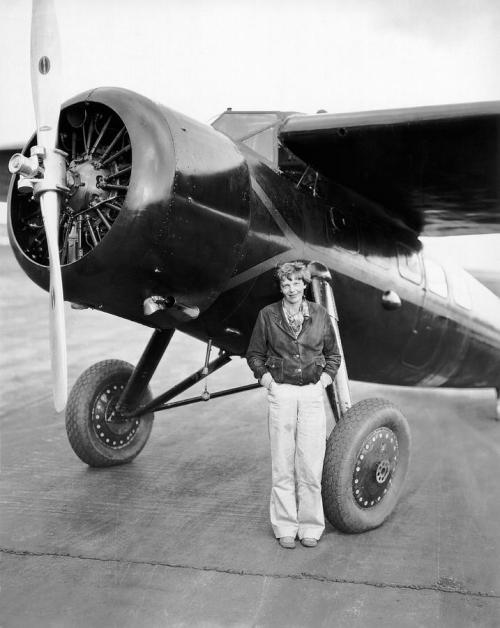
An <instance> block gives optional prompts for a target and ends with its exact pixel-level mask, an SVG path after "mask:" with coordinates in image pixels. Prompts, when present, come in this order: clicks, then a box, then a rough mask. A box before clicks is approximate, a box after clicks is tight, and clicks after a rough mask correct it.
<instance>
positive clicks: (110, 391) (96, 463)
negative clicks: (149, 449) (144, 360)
mask: <svg viewBox="0 0 500 628" xmlns="http://www.w3.org/2000/svg"><path fill="white" fill-rule="evenodd" d="M133 368H134V367H133V366H132V365H131V364H129V363H128V362H123V361H122V360H103V361H102V362H97V363H96V364H93V365H92V366H91V367H89V368H88V369H87V370H86V371H84V372H83V373H82V374H81V375H80V377H79V378H78V379H77V381H76V382H75V385H74V386H73V388H72V390H71V392H70V395H69V399H68V405H67V408H66V432H67V434H68V439H69V442H70V445H71V447H72V448H73V451H74V452H75V453H76V455H77V456H78V457H79V458H80V460H82V461H83V462H85V463H86V464H88V465H89V466H91V467H110V466H113V465H118V464H125V463H127V462H130V461H131V460H133V459H134V458H135V457H136V456H137V455H138V454H139V453H140V452H141V451H142V449H143V448H144V446H145V444H146V443H147V440H148V438H149V435H150V434H151V429H152V427H153V416H154V415H153V413H149V414H147V415H145V416H141V417H137V418H132V419H130V420H129V421H121V422H117V421H112V420H109V418H110V414H111V412H112V411H113V409H114V406H115V404H116V402H117V401H118V399H119V397H120V395H121V392H122V390H123V388H124V387H125V384H126V383H127V381H128V380H129V378H130V375H131V373H132V371H133ZM150 399H152V395H151V392H150V390H149V388H148V389H147V390H146V393H145V394H144V397H143V398H142V401H144V402H145V401H149V400H150Z"/></svg>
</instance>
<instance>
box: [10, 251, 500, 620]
mask: <svg viewBox="0 0 500 628" xmlns="http://www.w3.org/2000/svg"><path fill="white" fill-rule="evenodd" d="M0 264H1V268H2V276H1V279H0V297H1V306H2V311H1V316H2V318H1V320H2V335H1V346H0V349H1V360H2V364H1V371H0V372H1V377H2V408H1V423H0V427H1V432H0V435H1V474H0V509H1V510H0V585H1V591H0V626H1V628H17V627H19V628H30V627H32V626H33V627H34V626H37V627H45V626H47V627H49V626H50V627H56V626H57V627H70V628H72V627H82V628H83V627H94V626H95V627H98V626H99V627H104V626H105V627H108V626H109V627H120V628H128V627H136V626H141V627H143V628H149V627H157V626H158V627H160V626H245V627H246V626H290V627H294V626H307V627H309V626H333V627H339V628H341V627H346V628H357V627H361V626H363V628H364V627H366V626H373V627H375V628H376V627H378V626H385V627H397V628H405V627H416V626H421V627H425V628H434V627H435V628H441V627H448V626H449V627H450V628H451V627H453V628H459V627H462V626H463V627H464V628H465V627H469V626H481V627H483V626H484V627H492V628H493V627H497V626H499V625H500V567H499V565H500V534H499V531H498V530H499V521H500V493H499V490H498V477H499V471H500V462H499V461H500V424H499V423H498V422H496V421H495V420H494V418H493V417H494V401H495V398H494V395H493V392H492V391H453V390H424V389H419V390H417V389H408V388H396V387H382V386H375V385H368V384H361V383H356V382H355V383H353V395H354V398H355V400H360V399H362V398H365V397H374V396H376V397H380V396H383V397H386V398H388V399H390V400H391V401H393V402H394V403H396V404H397V405H398V406H399V407H400V408H401V409H402V410H403V411H404V412H405V414H406V415H407V417H408V419H409V422H410V427H411V430H412V437H413V456H412V462H411V465H410V471H409V477H408V481H407V485H406V488H405V491H404V493H403V495H402V497H401V499H400V502H399V504H398V507H397V508H396V510H395V512H394V513H393V515H392V516H391V517H390V519H389V520H388V521H387V522H386V523H385V524H384V525H383V526H382V527H381V528H379V529H377V530H374V531H372V532H369V533H365V534H362V535H346V534H342V533H340V532H338V531H337V530H335V529H334V528H333V527H331V526H330V525H328V526H327V529H326V532H325V535H324V537H323V539H322V540H321V542H320V544H319V545H318V547H317V548H315V549H306V548H303V547H301V546H298V547H297V549H295V550H293V551H290V550H283V549H281V548H280V547H279V546H278V544H277V542H276V541H275V539H274V538H273V535H272V531H271V528H270V525H269V521H268V494H269V483H270V457H269V450H268V442H267V428H266V398H265V394H264V391H262V390H254V391H251V392H246V393H241V394H239V395H238V396H234V397H225V398H221V399H215V400H212V401H210V402H208V403H200V404H196V405H192V406H186V407H182V408H178V409H175V410H169V411H167V412H163V413H159V414H157V415H156V419H155V424H154V427H153V432H152V435H151V438H150V441H149V443H148V445H147V446H146V448H145V449H144V451H143V452H142V453H141V454H140V456H139V457H138V458H137V459H136V460H135V461H134V462H133V463H132V464H129V465H126V466H122V467H116V468H112V469H105V470H102V469H101V470H96V469H90V468H89V467H87V466H86V465H84V464H83V463H81V462H80V460H79V459H78V458H77V457H76V456H75V455H74V453H73V452H72V450H71V448H70V446H69V443H68V440H67V438H66V433H65V428H64V416H63V415H62V414H61V415H58V414H56V413H55V411H54V409H53V407H52V401H51V391H50V374H49V365H48V340H47V335H48V332H47V306H48V295H47V294H46V293H44V292H42V291H41V290H39V289H38V288H37V287H36V286H34V284H32V283H31V282H30V281H29V280H28V279H27V278H26V277H25V276H24V275H23V274H22V272H21V271H20V270H19V269H18V267H17V264H16V263H15V261H14V260H13V258H12V254H11V252H10V250H9V249H8V248H7V247H0ZM67 312H68V349H69V378H70V382H71V383H73V382H74V380H75V379H76V377H77V376H78V375H79V374H80V373H81V372H82V371H83V370H84V369H85V368H87V367H88V366H89V365H90V364H92V363H94V362H96V361H99V360H102V359H107V358H112V357H115V358H121V359H125V360H128V361H130V362H133V363H135V362H136V361H137V359H138V357H139V356H140V353H141V351H142V349H143V347H144V345H145V343H146V342H147V339H148V338H149V335H150V330H147V329H143V328H140V327H138V326H136V325H134V324H132V323H129V322H127V321H121V320H119V319H117V318H113V317H110V316H107V315H104V314H101V313H99V312H92V311H74V310H71V309H69V307H68V310H67ZM203 359H204V346H203V345H202V344H201V343H199V342H197V341H194V340H192V339H190V338H188V337H186V336H183V335H181V334H179V335H176V336H174V340H173V341H172V345H171V347H170V348H169V350H168V351H167V354H166V356H165V357H164V360H163V362H162V364H161V365H160V368H159V371H158V373H157V375H156V376H155V378H154V381H153V386H152V387H153V391H154V392H156V393H160V392H162V391H163V390H164V389H166V388H167V387H168V386H170V385H171V384H173V383H175V382H177V381H178V380H179V379H181V378H182V377H184V376H185V375H187V374H188V373H190V372H192V371H194V370H195V369H197V368H199V366H201V365H202V362H203ZM251 381H252V379H251V376H250V372H249V371H248V369H247V367H246V364H245V363H244V362H243V361H242V360H239V359H237V360H234V361H232V363H231V364H230V365H229V366H228V367H226V368H225V369H222V370H221V371H220V372H219V373H216V374H214V375H213V376H211V377H210V378H209V382H208V384H209V389H210V390H212V391H215V390H218V389H220V388H223V387H225V386H233V385H234V386H236V385H243V384H246V383H250V382H251ZM202 389H203V385H202V384H198V385H197V386H195V387H194V389H192V390H191V391H188V392H187V393H186V396H192V395H193V394H199V393H200V392H201V390H202Z"/></svg>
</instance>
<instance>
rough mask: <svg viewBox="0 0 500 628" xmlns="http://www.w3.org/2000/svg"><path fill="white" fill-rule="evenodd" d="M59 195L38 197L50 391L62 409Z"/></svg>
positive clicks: (64, 384) (64, 388) (63, 354)
mask: <svg viewBox="0 0 500 628" xmlns="http://www.w3.org/2000/svg"><path fill="white" fill-rule="evenodd" d="M59 202H60V199H59V195H58V193H57V192H52V191H48V192H45V193H44V194H43V195H42V196H41V197H40V204H41V209H42V216H43V223H44V226H45V233H46V235H47V246H48V248H49V267H50V292H49V295H50V305H49V308H50V311H49V317H50V361H51V366H52V392H53V396H54V406H55V409H56V411H57V412H61V411H62V410H64V408H65V406H66V401H67V398H68V376H67V358H66V324H65V320H64V297H63V285H62V277H61V265H60V262H59V241H58V233H59Z"/></svg>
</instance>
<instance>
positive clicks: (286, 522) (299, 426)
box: [268, 382, 326, 539]
mask: <svg viewBox="0 0 500 628" xmlns="http://www.w3.org/2000/svg"><path fill="white" fill-rule="evenodd" d="M268 400H269V439H270V442H271V459H272V490H271V502H270V514H271V525H272V527H273V531H274V534H275V536H276V537H277V538H281V537H283V536H292V537H294V538H295V536H297V535H298V537H299V539H302V538H304V537H308V538H313V539H319V538H320V537H321V535H322V533H323V530H324V529H325V519H324V514H323V501H322V499H321V477H322V473H323V460H324V457H325V445H326V415H325V409H324V406H323V385H322V384H321V382H318V383H317V384H309V385H307V386H293V385H291V384H276V383H273V384H272V385H271V390H270V391H269V393H268Z"/></svg>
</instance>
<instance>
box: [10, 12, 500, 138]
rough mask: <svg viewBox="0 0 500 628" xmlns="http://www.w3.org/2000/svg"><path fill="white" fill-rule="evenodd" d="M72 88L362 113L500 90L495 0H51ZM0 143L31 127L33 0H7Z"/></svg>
mask: <svg viewBox="0 0 500 628" xmlns="http://www.w3.org/2000/svg"><path fill="white" fill-rule="evenodd" d="M55 7H56V12H57V19H58V23H59V29H60V33H61V44H62V55H63V62H64V85H63V92H64V97H70V96H73V95H74V94H76V93H79V92H80V91H83V90H85V89H87V88H90V87H97V86H100V85H116V86H120V87H127V88H129V89H133V90H135V91H139V92H141V93H143V94H145V95H147V96H149V97H151V98H153V99H154V100H157V101H160V102H162V103H163V104H165V105H167V106H170V107H172V108H174V109H177V110H180V111H182V112H183V113H186V114H188V115H191V116H192V117H194V118H196V119H198V120H201V121H207V120H209V119H210V118H211V117H213V116H214V115H215V114H217V113H220V112H221V111H223V110H224V109H225V108H226V107H228V106H232V107H233V108H234V109H237V108H238V109H283V110H295V111H303V112H315V111H316V110H317V109H326V110H327V111H331V112H336V111H356V110H366V109H374V108H393V107H405V106H414V105H427V104H446V103H451V102H471V101H480V100H500V72H498V61H499V59H500V36H499V35H498V33H499V32H500V3H499V2H498V0H439V1H435V0H357V1H356V0H351V1H346V0H307V1H306V0H300V1H299V0H287V1H286V2H284V1H278V0H205V1H203V0H140V1H139V0H85V1H84V2H82V0H78V1H76V0H55ZM0 18H1V19H0V78H1V85H2V98H1V101H0V111H1V115H0V146H5V145H6V144H9V143H12V142H19V141H22V140H23V139H24V138H25V137H26V135H27V134H29V133H30V132H31V130H32V128H33V126H34V122H33V113H32V104H31V91H30V90H31V88H30V82H29V37H30V18H31V2H30V0H0Z"/></svg>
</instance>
